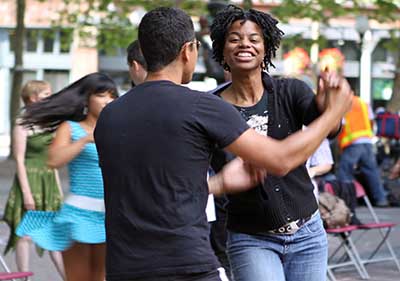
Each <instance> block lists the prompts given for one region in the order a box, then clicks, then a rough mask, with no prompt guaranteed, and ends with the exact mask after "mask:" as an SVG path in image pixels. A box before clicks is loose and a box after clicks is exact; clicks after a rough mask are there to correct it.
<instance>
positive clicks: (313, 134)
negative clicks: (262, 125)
mask: <svg viewBox="0 0 400 281" xmlns="http://www.w3.org/2000/svg"><path fill="white" fill-rule="evenodd" d="M351 101H352V92H351V91H350V86H349V85H348V83H347V82H346V81H345V80H341V81H340V84H339V87H332V88H329V93H327V95H326V109H325V111H324V112H323V114H322V115H321V116H320V117H318V118H317V119H316V120H315V121H314V122H312V123H311V124H310V125H309V126H308V127H307V129H306V130H303V131H299V132H296V133H295V134H292V135H290V136H289V137H287V138H285V139H284V140H281V141H278V140H274V139H272V138H269V137H265V136H261V135H260V134H258V133H256V132H255V131H254V130H252V129H248V130H247V131H245V132H244V133H243V134H242V135H241V136H240V137H239V138H237V139H236V140H235V141H234V142H232V143H231V144H230V145H228V146H227V147H226V150H228V151H229V152H232V153H234V154H235V155H237V156H239V157H241V158H243V159H244V160H245V161H249V162H250V163H252V164H254V165H257V166H259V167H262V168H265V169H266V170H267V171H268V173H271V174H274V175H277V176H284V175H286V174H287V173H288V172H289V171H291V170H293V169H294V168H296V167H298V166H299V165H301V164H302V163H304V162H305V161H306V160H307V159H308V157H310V156H311V154H312V153H313V152H314V151H315V150H316V149H317V148H318V146H319V145H320V144H321V142H322V140H323V139H324V138H325V137H326V136H327V135H328V134H329V133H330V132H331V131H332V130H333V129H334V128H336V124H338V123H339V122H340V120H341V118H342V117H343V116H344V114H345V113H346V112H347V111H348V110H349V109H350V107H351Z"/></svg>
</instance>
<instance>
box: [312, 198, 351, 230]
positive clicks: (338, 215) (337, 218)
mask: <svg viewBox="0 0 400 281" xmlns="http://www.w3.org/2000/svg"><path fill="white" fill-rule="evenodd" d="M318 201H319V212H320V213H321V218H322V221H323V222H324V227H325V228H339V227H344V226H346V225H349V223H350V220H351V212H350V209H349V208H348V207H347V206H346V203H345V202H344V201H343V200H342V199H340V198H339V197H337V196H335V195H332V194H330V193H328V192H321V193H320V194H319V198H318Z"/></svg>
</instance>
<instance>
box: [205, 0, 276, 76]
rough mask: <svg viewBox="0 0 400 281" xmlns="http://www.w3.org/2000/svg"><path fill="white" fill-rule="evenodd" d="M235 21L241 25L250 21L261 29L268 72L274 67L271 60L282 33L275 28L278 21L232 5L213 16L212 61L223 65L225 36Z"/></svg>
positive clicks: (260, 13) (261, 13) (255, 11)
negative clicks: (240, 22) (238, 21)
mask: <svg viewBox="0 0 400 281" xmlns="http://www.w3.org/2000/svg"><path fill="white" fill-rule="evenodd" d="M237 20H242V23H244V22H245V21H247V20H250V21H252V22H254V23H256V24H257V25H258V26H259V27H260V28H261V30H262V33H263V36H264V47H265V57H264V63H265V68H266V70H268V67H269V66H272V67H275V66H274V64H273V63H272V58H274V57H275V54H276V50H277V49H278V48H279V44H280V42H281V39H282V36H283V31H282V30H280V29H279V28H278V27H277V24H278V21H277V20H276V19H274V18H273V17H272V16H271V15H269V14H267V13H264V12H260V11H257V10H253V9H250V10H248V11H246V10H243V9H242V8H239V7H237V6H234V5H229V6H227V7H226V8H225V9H223V10H222V11H220V12H219V13H218V14H217V15H216V16H215V18H214V21H213V23H212V25H211V28H210V31H211V34H210V36H211V40H212V41H213V57H214V59H215V60H216V61H217V62H219V63H220V64H221V65H222V64H223V61H224V56H223V51H224V46H225V39H226V35H227V32H228V29H229V28H230V26H231V25H232V23H233V22H235V21H237ZM223 66H224V68H225V69H226V68H227V67H228V66H227V65H223ZM228 68H229V67H228Z"/></svg>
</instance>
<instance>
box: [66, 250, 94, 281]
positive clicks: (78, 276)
mask: <svg viewBox="0 0 400 281" xmlns="http://www.w3.org/2000/svg"><path fill="white" fill-rule="evenodd" d="M90 256H91V255H90V245H88V244H82V243H75V244H74V245H73V246H72V247H71V248H69V249H68V250H66V251H64V252H62V257H63V261H64V268H65V276H66V280H67V281H82V280H91V278H92V277H91V272H90V264H91V263H90Z"/></svg>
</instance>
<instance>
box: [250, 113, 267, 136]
mask: <svg viewBox="0 0 400 281" xmlns="http://www.w3.org/2000/svg"><path fill="white" fill-rule="evenodd" d="M247 124H248V125H249V126H250V127H251V128H253V129H254V130H255V131H256V132H257V133H259V134H260V135H263V136H266V135H267V133H268V111H264V112H263V115H258V114H253V115H250V116H249V117H248V119H247Z"/></svg>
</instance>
